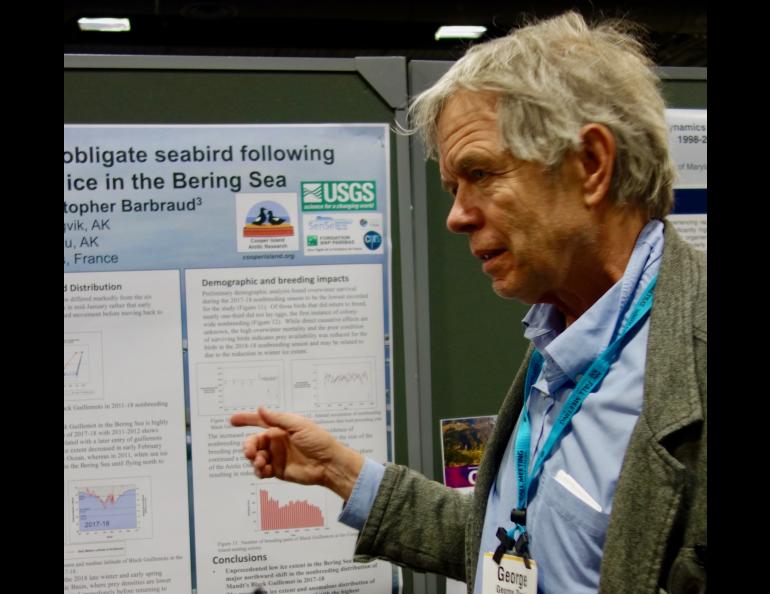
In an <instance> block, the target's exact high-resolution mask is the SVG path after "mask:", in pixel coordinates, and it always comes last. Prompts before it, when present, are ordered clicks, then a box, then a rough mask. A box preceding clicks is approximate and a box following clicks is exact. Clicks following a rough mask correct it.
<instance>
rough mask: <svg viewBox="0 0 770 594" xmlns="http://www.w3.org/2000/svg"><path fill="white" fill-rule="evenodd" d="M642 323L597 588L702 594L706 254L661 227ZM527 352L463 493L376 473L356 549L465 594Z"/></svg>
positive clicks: (402, 473) (393, 472) (398, 473)
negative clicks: (636, 401)
mask: <svg viewBox="0 0 770 594" xmlns="http://www.w3.org/2000/svg"><path fill="white" fill-rule="evenodd" d="M664 233H665V243H664V249H663V260H662V262H661V268H660V273H659V276H658V284H657V288H656V291H655V302H654V305H653V310H652V314H651V319H650V332H649V338H648V345H647V368H646V370H645V386H644V406H643V408H642V412H641V415H640V417H639V420H638V421H637V423H636V426H635V428H634V431H633V433H632V435H631V440H630V442H629V445H628V449H627V451H626V456H625V459H624V461H623V466H622V468H621V471H620V478H619V481H618V485H617V490H616V492H615V498H614V500H613V504H612V514H611V517H610V523H609V527H608V530H607V538H606V541H605V546H604V552H603V557H602V563H601V576H600V584H599V591H600V592H602V593H606V594H625V593H629V594H631V593H634V594H642V593H649V594H659V592H661V591H663V592H670V593H672V594H674V593H684V592H688V593H690V592H702V591H705V583H706V572H705V554H706V257H705V255H704V254H702V253H700V252H697V251H696V250H694V249H693V248H691V247H690V246H689V245H688V244H686V243H685V242H684V241H683V240H682V239H681V238H680V237H679V236H678V234H677V233H676V231H675V230H674V228H673V227H672V226H671V225H670V224H669V223H666V226H665V230H664ZM531 352H532V348H531V347H530V350H529V351H528V353H527V356H526V357H525V360H524V361H523V362H522V365H521V367H520V368H519V371H518V373H517V374H516V378H515V379H514V381H513V384H512V386H511V388H510V390H509V391H508V394H507V396H506V397H505V400H504V401H503V404H502V407H501V408H500V412H499V414H498V418H497V424H496V426H495V430H494V432H493V434H492V436H491V438H490V441H489V443H488V444H487V446H486V450H485V452H484V457H483V460H482V462H481V467H480V468H479V473H478V477H477V481H476V487H475V491H474V494H473V496H468V495H461V494H459V493H457V492H456V491H454V490H452V489H448V488H446V487H444V486H443V485H441V484H439V483H437V482H435V481H431V480H428V479H427V478H425V477H423V476H422V475H420V474H418V473H416V472H414V471H412V470H409V469H408V468H406V467H403V466H398V465H389V466H388V467H387V468H386V471H385V476H384V478H383V481H382V484H381V486H380V490H379V491H378V493H377V497H376V499H375V501H374V505H373V507H372V511H371V513H370V515H369V518H368V520H367V522H366V525H365V526H364V528H363V529H362V531H361V533H360V535H359V538H358V542H357V544H356V557H355V558H356V560H358V561H366V560H371V559H372V558H382V559H387V560H389V561H392V562H394V563H396V564H399V565H404V566H406V567H410V568H412V569H416V570H418V571H430V572H435V573H439V574H443V575H446V576H448V577H451V578H453V579H456V580H461V581H465V582H467V584H468V592H469V594H472V591H473V584H474V580H475V572H476V563H477V561H478V553H479V546H480V542H481V530H482V526H483V522H484V514H485V510H486V505H487V498H488V496H489V489H490V488H491V485H492V482H493V480H494V478H495V476H496V475H497V470H498V468H499V465H500V461H501V460H502V457H503V453H504V451H505V447H506V445H507V443H508V440H509V438H510V435H511V433H512V431H513V429H514V426H515V423H516V419H517V418H518V416H519V413H520V411H521V408H522V403H523V391H524V378H525V375H526V369H527V365H528V363H529V358H530V356H531Z"/></svg>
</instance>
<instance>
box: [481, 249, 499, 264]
mask: <svg viewBox="0 0 770 594" xmlns="http://www.w3.org/2000/svg"><path fill="white" fill-rule="evenodd" d="M504 251H505V250H479V251H477V252H475V254H474V255H475V256H476V257H477V258H478V259H479V260H481V261H482V262H489V261H490V260H492V259H494V258H496V257H497V256H499V255H500V254H502V253H503V252H504Z"/></svg>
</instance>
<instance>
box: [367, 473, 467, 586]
mask: <svg viewBox="0 0 770 594" xmlns="http://www.w3.org/2000/svg"><path fill="white" fill-rule="evenodd" d="M472 499H473V496H472V495H465V494H461V493H459V492H457V491H455V490H454V489H450V488H448V487H445V486H444V485H441V484H440V483H437V482H436V481H432V480H430V479H427V478H426V477H424V476H423V475H421V474H419V473H417V472H415V471H413V470H410V469H408V468H406V467H405V466H398V465H389V466H388V467H387V468H386V469H385V476H384V477H383V479H382V483H381V484H380V489H379V491H378V492H377V497H376V498H375V500H374V504H373V505H372V510H371V513H370V514H369V518H368V519H367V521H366V524H365V525H364V527H363V529H362V530H361V533H360V534H359V537H358V542H357V543H356V550H355V560H356V561H370V560H371V559H373V558H378V559H385V560H388V561H390V562H392V563H395V564H397V565H402V566H405V567H409V568H410V569H414V570H417V571H422V572H425V571H430V572H433V573H439V574H443V575H446V576H447V577H451V578H453V579H456V580H460V581H465V521H466V518H467V516H468V513H469V512H470V509H471V502H472Z"/></svg>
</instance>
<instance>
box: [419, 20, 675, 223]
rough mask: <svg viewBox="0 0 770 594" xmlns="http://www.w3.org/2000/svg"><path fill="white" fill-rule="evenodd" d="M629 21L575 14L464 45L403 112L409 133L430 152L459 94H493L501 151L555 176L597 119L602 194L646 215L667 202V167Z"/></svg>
mask: <svg viewBox="0 0 770 594" xmlns="http://www.w3.org/2000/svg"><path fill="white" fill-rule="evenodd" d="M636 31H637V27H636V26H635V25H633V24H632V23H629V22H624V21H620V20H607V21H604V22H602V23H599V24H597V25H593V26H589V25H588V24H587V23H586V22H585V20H584V19H583V17H582V16H581V15H579V14H578V13H576V12H567V13H565V14H563V15H561V16H557V17H554V18H551V19H547V20H543V21H540V22H536V23H533V24H530V25H528V26H526V27H523V28H520V29H517V30H515V31H514V32H512V33H511V34H509V35H507V36H506V37H502V38H499V39H494V40H492V41H488V42H486V43H481V44H478V45H475V46H473V47H471V48H470V49H469V50H468V51H467V52H466V54H465V55H464V56H463V57H462V58H461V59H460V60H458V61H457V62H456V63H455V64H454V65H453V66H452V67H451V68H450V70H449V71H448V72H447V73H446V74H445V75H444V76H442V77H441V79H440V80H439V81H438V82H437V83H436V84H435V85H433V86H432V87H431V88H430V89H428V90H427V91H425V92H423V93H421V94H420V95H419V96H418V97H417V98H416V99H415V100H414V102H413V103H412V105H411V106H410V108H409V114H410V118H411V120H410V121H411V122H412V126H413V129H412V132H418V133H419V134H420V136H421V137H422V139H423V141H424V143H425V146H426V148H427V151H428V155H429V156H430V157H432V158H436V157H437V156H438V150H437V138H436V136H437V130H436V128H437V121H438V118H439V116H440V114H441V110H442V109H443V106H444V104H445V102H446V101H447V99H449V98H450V97H451V96H452V94H454V93H455V92H456V91H458V90H460V89H467V90H471V91H492V92H496V93H499V96H500V99H499V103H498V110H499V122H500V131H501V135H502V141H503V144H504V146H505V147H506V148H507V149H508V150H510V151H511V153H512V154H513V155H514V156H515V157H516V158H519V159H523V160H526V161H535V162H539V163H542V164H544V165H545V166H546V167H548V168H549V169H550V170H552V171H556V169H557V168H558V166H559V165H560V164H561V163H562V161H563V159H564V157H565V155H566V153H567V152H568V151H575V150H577V149H579V148H580V129H581V127H582V126H583V125H585V124H588V123H600V124H603V125H605V126H607V128H609V129H610V130H611V131H612V134H613V135H614V137H615V144H616V158H615V167H614V171H613V174H612V180H611V182H610V190H609V194H610V198H611V199H612V200H614V202H615V203H616V204H618V205H621V204H624V203H627V202H628V203H631V204H633V205H635V206H638V207H640V208H642V209H644V210H646V211H647V212H648V213H649V215H650V217H652V218H663V217H664V216H665V215H666V214H668V212H669V211H670V210H671V207H672V204H673V189H672V188H673V181H674V176H675V169H674V165H673V163H672V161H671V157H670V156H669V151H668V128H667V125H666V121H665V107H666V106H665V102H664V101H663V97H662V95H661V91H660V86H661V85H660V79H659V78H658V76H657V74H656V73H655V71H654V70H653V63H652V61H651V60H650V59H649V58H648V57H647V56H646V54H645V51H644V48H643V46H642V44H641V42H640V41H638V39H637V38H636V36H635V34H636Z"/></svg>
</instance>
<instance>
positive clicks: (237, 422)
mask: <svg viewBox="0 0 770 594" xmlns="http://www.w3.org/2000/svg"><path fill="white" fill-rule="evenodd" d="M230 424H231V425H232V426H233V427H269V426H270V425H268V424H267V423H265V420H264V419H263V418H262V415H260V414H259V412H240V413H235V414H234V415H233V416H232V417H230Z"/></svg>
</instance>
